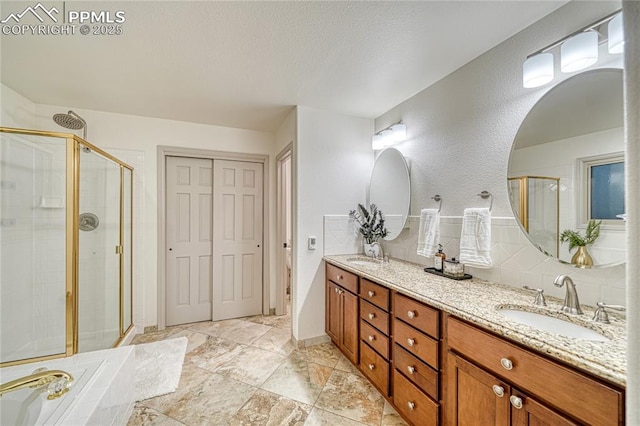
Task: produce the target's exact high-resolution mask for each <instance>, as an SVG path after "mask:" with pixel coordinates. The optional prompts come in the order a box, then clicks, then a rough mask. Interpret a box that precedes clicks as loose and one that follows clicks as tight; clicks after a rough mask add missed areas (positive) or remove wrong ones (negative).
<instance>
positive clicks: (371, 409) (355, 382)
mask: <svg viewBox="0 0 640 426" xmlns="http://www.w3.org/2000/svg"><path fill="white" fill-rule="evenodd" d="M316 407H318V408H322V409H323V410H327V411H330V412H332V413H334V414H338V415H340V416H343V417H347V418H349V419H352V420H356V421H359V422H361V423H365V424H369V425H376V426H377V425H380V422H381V421H382V410H383V409H384V398H383V397H382V395H380V393H378V391H377V390H376V389H375V388H374V387H373V385H371V384H370V383H369V381H368V380H367V379H365V378H364V377H363V376H361V375H356V374H351V373H346V372H344V371H340V370H334V371H333V374H331V377H329V380H328V381H327V384H326V385H325V387H324V389H323V390H322V393H321V394H320V396H319V397H318V400H317V401H316Z"/></svg>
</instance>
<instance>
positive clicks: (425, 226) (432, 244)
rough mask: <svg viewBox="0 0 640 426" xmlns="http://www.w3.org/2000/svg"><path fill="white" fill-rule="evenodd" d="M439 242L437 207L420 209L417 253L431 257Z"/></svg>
mask: <svg viewBox="0 0 640 426" xmlns="http://www.w3.org/2000/svg"><path fill="white" fill-rule="evenodd" d="M439 242H440V212H439V211H438V210H437V209H422V210H421V211H420V229H419V230H418V255H420V256H424V257H431V256H433V255H434V254H435V252H436V251H437V249H438V243H439Z"/></svg>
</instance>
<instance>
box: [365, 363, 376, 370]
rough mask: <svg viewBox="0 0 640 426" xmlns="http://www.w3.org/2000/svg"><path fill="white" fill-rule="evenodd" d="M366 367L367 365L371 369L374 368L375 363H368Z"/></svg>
mask: <svg viewBox="0 0 640 426" xmlns="http://www.w3.org/2000/svg"><path fill="white" fill-rule="evenodd" d="M367 367H369V370H373V369H374V368H376V366H375V364H369V365H368V366H367Z"/></svg>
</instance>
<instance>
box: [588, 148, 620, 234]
mask: <svg viewBox="0 0 640 426" xmlns="http://www.w3.org/2000/svg"><path fill="white" fill-rule="evenodd" d="M584 167H585V168H586V170H585V171H586V173H585V175H586V177H587V182H586V185H585V186H586V187H587V190H588V194H587V200H588V216H587V218H588V219H597V220H603V221H605V222H604V223H607V221H611V222H609V223H610V224H612V225H622V224H623V221H622V220H621V215H622V214H624V212H625V206H624V158H623V157H622V156H620V157H614V158H611V157H610V158H607V159H595V160H591V161H585V162H584Z"/></svg>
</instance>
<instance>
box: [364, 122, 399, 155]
mask: <svg viewBox="0 0 640 426" xmlns="http://www.w3.org/2000/svg"><path fill="white" fill-rule="evenodd" d="M405 139H407V125H406V124H404V123H403V122H402V121H401V122H399V123H396V124H393V125H391V126H389V127H387V128H385V129H382V130H380V131H379V132H378V133H376V134H375V135H373V139H372V140H371V148H373V150H374V151H377V150H380V149H384V148H386V147H388V146H392V145H395V144H397V143H399V142H403V141H404V140H405Z"/></svg>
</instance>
